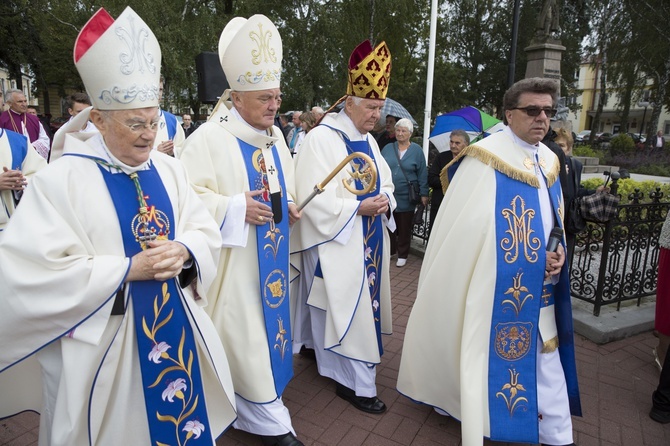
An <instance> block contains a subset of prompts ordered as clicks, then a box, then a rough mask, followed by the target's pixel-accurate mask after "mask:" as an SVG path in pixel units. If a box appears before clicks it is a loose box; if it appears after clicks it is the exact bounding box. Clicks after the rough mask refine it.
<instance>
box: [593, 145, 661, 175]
mask: <svg viewBox="0 0 670 446" xmlns="http://www.w3.org/2000/svg"><path fill="white" fill-rule="evenodd" d="M601 163H602V162H601ZM602 164H609V165H613V166H619V167H620V168H624V169H628V171H629V172H631V173H641V174H645V175H656V176H662V177H670V153H668V152H650V151H643V152H640V151H637V150H636V151H635V153H629V154H627V155H617V156H613V157H611V158H609V159H607V160H605V162H604V163H602Z"/></svg>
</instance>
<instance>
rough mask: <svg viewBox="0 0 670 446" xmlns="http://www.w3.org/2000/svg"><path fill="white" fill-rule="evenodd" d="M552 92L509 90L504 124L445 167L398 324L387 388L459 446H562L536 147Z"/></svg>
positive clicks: (557, 330)
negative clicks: (455, 436) (454, 424)
mask: <svg viewBox="0 0 670 446" xmlns="http://www.w3.org/2000/svg"><path fill="white" fill-rule="evenodd" d="M557 87H558V84H557V83H556V82H555V81H554V80H551V79H542V78H531V79H524V80H522V81H519V82H517V83H516V84H514V85H513V86H512V87H511V88H510V89H509V90H508V91H507V92H506V93H505V96H504V99H503V106H504V113H505V123H506V124H507V127H506V128H505V129H504V130H503V131H501V132H498V133H495V134H493V135H491V136H489V137H488V138H485V139H483V140H481V141H479V142H477V143H475V144H473V145H470V146H468V147H466V148H465V149H463V152H462V153H461V157H460V158H459V161H458V162H457V163H456V164H453V165H450V166H449V167H448V178H449V188H448V189H447V192H446V194H445V197H444V200H443V202H442V205H441V207H440V212H439V213H438V215H437V219H436V222H435V225H434V228H433V231H432V234H431V239H430V243H429V244H428V249H427V251H426V256H425V259H424V262H423V267H422V270H421V277H420V280H419V289H418V293H417V298H416V302H415V304H414V307H413V310H412V314H411V316H410V319H409V321H408V325H407V330H406V334H405V343H404V347H403V354H402V359H401V364H400V372H399V376H398V390H399V391H400V392H401V393H403V394H405V395H407V396H409V397H410V398H412V399H413V400H415V401H420V402H423V403H425V404H429V405H432V406H434V407H435V408H436V409H438V412H441V413H442V412H447V413H448V414H450V415H452V416H453V417H455V418H457V419H459V420H461V422H462V424H461V426H462V435H463V444H464V445H467V446H472V445H481V444H482V443H483V438H484V437H489V438H491V440H494V441H507V442H523V443H541V444H542V445H572V444H574V443H573V438H572V422H571V417H570V415H571V413H572V414H574V415H581V408H580V402H579V391H578V388H577V378H576V376H577V374H576V367H575V358H574V341H573V330H572V313H571V307H570V294H569V284H568V276H567V263H566V262H565V254H564V252H565V250H564V241H563V236H562V226H563V223H562V219H563V200H562V192H561V187H560V183H559V181H558V176H559V171H560V164H559V161H558V159H557V158H556V156H555V155H554V154H553V153H552V151H551V150H550V149H548V148H547V147H546V146H545V145H544V144H542V143H541V142H540V141H541V140H542V138H543V137H544V135H545V134H546V133H547V130H548V128H549V119H550V117H551V116H553V115H554V114H555V112H556V110H555V104H556V97H557V95H558V91H557ZM552 228H556V230H552ZM550 234H552V236H551V237H550ZM445 283H449V284H450V286H449V288H448V289H445V287H444V284H445Z"/></svg>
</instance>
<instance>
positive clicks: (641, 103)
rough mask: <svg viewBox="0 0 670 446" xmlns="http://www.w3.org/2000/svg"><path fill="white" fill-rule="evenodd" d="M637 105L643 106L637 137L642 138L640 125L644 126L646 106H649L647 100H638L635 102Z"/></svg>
mask: <svg viewBox="0 0 670 446" xmlns="http://www.w3.org/2000/svg"><path fill="white" fill-rule="evenodd" d="M637 106H638V107H644V113H642V124H640V134H639V135H638V138H640V139H642V127H644V120H645V118H646V117H647V107H649V101H640V102H638V103H637Z"/></svg>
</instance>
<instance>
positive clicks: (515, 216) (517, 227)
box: [500, 195, 542, 263]
mask: <svg viewBox="0 0 670 446" xmlns="http://www.w3.org/2000/svg"><path fill="white" fill-rule="evenodd" d="M510 204H511V208H504V209H503V210H502V215H503V217H504V218H505V220H507V225H508V229H507V230H506V231H505V234H506V236H505V237H503V238H502V239H501V240H500V248H501V249H502V250H503V251H505V255H504V258H505V262H506V263H514V262H516V260H517V258H518V257H519V254H521V253H522V254H523V255H524V256H525V258H526V260H527V261H528V262H530V263H535V262H537V260H538V258H539V257H538V253H537V251H538V250H539V249H540V248H541V246H542V243H541V242H540V239H539V237H537V236H535V235H534V233H535V231H534V230H533V229H532V228H531V222H532V221H533V218H534V217H535V210H533V209H526V203H525V202H524V200H523V198H521V196H519V195H517V196H515V197H514V198H513V199H512V202H511V203H510Z"/></svg>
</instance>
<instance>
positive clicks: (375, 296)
mask: <svg viewBox="0 0 670 446" xmlns="http://www.w3.org/2000/svg"><path fill="white" fill-rule="evenodd" d="M322 125H325V124H322ZM326 127H328V128H330V129H332V130H334V131H336V132H337V133H339V134H340V136H341V137H342V139H343V141H344V144H345V146H346V147H347V154H349V155H351V154H352V153H354V152H362V153H365V154H366V155H368V156H369V157H370V158H372V160H374V162H375V168H376V169H377V172H379V168H378V167H377V160H376V159H375V156H374V153H373V152H372V150H371V149H370V144H368V142H367V140H366V141H351V140H350V139H349V138H348V137H347V135H346V134H345V133H344V132H342V131H340V130H338V129H336V128H333V127H330V126H328V125H326ZM351 162H352V163H356V164H359V165H363V164H365V161H364V160H363V159H361V158H355V159H354V160H352V161H351ZM355 184H356V189H358V190H362V189H363V187H364V186H363V184H362V183H361V182H360V181H359V180H355ZM380 190H381V180H380V178H379V175H377V184H376V188H375V189H374V190H373V191H372V192H369V193H367V194H365V195H358V196H357V199H358V201H363V200H365V199H366V198H368V197H374V196H376V195H378V194H379V191H380ZM361 217H362V219H363V243H364V245H363V248H364V252H365V273H366V277H367V282H368V290H369V292H370V304H371V305H372V315H373V316H374V319H375V332H376V333H377V346H378V347H379V355H380V356H381V355H383V354H384V346H383V344H382V326H381V287H380V285H381V274H382V259H383V255H384V249H383V248H384V225H383V224H382V217H381V216H377V215H375V216H373V217H368V216H366V215H363V216H361Z"/></svg>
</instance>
